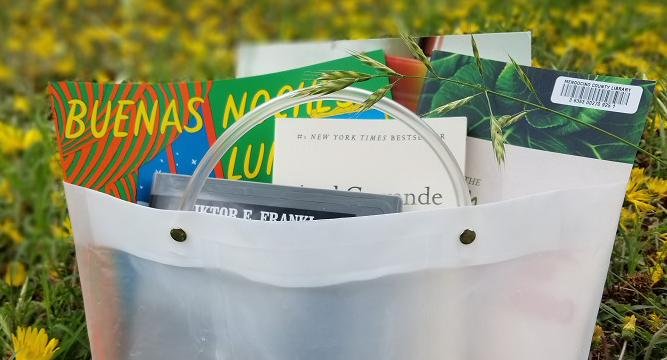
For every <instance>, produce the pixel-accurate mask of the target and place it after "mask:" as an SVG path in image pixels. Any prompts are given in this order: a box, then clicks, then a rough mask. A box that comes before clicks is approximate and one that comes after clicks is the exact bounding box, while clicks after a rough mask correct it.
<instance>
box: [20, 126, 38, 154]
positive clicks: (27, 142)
mask: <svg viewBox="0 0 667 360" xmlns="http://www.w3.org/2000/svg"><path fill="white" fill-rule="evenodd" d="M39 142H42V133H41V132H39V130H37V129H30V130H28V131H26V133H25V134H24V135H23V144H22V148H23V149H27V148H29V147H31V146H32V145H33V144H37V143H39Z"/></svg>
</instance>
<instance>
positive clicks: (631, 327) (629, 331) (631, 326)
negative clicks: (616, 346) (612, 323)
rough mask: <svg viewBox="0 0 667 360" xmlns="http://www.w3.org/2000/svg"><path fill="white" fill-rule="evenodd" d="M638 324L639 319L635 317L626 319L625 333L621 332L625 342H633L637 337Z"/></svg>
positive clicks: (624, 324) (624, 322)
mask: <svg viewBox="0 0 667 360" xmlns="http://www.w3.org/2000/svg"><path fill="white" fill-rule="evenodd" d="M636 323H637V317H635V316H634V315H632V316H626V317H625V321H623V331H622V332H621V336H622V337H623V340H626V341H629V340H632V338H633V337H634V336H635V326H636Z"/></svg>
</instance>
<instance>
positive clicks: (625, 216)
mask: <svg viewBox="0 0 667 360" xmlns="http://www.w3.org/2000/svg"><path fill="white" fill-rule="evenodd" d="M638 222H639V214H637V213H636V212H632V213H631V212H630V211H628V209H626V208H622V209H621V218H620V220H619V225H620V226H621V229H623V231H628V229H627V227H626V226H628V225H635V224H637V223H638Z"/></svg>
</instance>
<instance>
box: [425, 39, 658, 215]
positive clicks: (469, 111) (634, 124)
mask: <svg viewBox="0 0 667 360" xmlns="http://www.w3.org/2000/svg"><path fill="white" fill-rule="evenodd" d="M430 62H431V66H432V68H433V70H434V72H435V74H437V76H438V77H439V79H436V78H435V76H433V74H429V78H428V79H427V80H426V81H425V84H424V88H423V89H422V95H421V98H420V103H419V108H418V114H420V115H424V116H425V117H440V116H443V113H445V112H446V113H447V116H465V117H467V118H468V141H467V162H466V178H467V181H468V185H469V188H470V190H471V193H472V196H473V198H474V199H475V200H476V202H477V203H489V202H494V201H501V200H504V199H509V198H514V197H518V196H525V195H531V194H535V193H538V192H544V191H550V190H556V189H562V188H568V187H577V186H596V185H600V184H605V183H614V182H625V181H627V179H628V176H629V174H630V170H631V168H632V164H633V161H634V159H635V155H636V152H637V149H636V147H633V146H632V145H634V146H637V145H638V144H639V140H640V137H641V133H642V130H643V128H644V124H645V119H646V115H647V112H648V108H649V105H650V102H651V99H652V96H653V89H654V86H655V82H653V81H645V80H633V79H627V78H620V77H614V76H600V75H585V74H578V73H571V72H563V71H557V70H551V69H541V68H534V67H529V66H519V65H517V64H515V63H504V62H499V61H493V60H485V59H480V58H478V57H477V58H476V57H472V56H464V55H458V54H452V53H447V52H442V51H434V52H433V54H432V57H431V59H430ZM465 84H467V85H465ZM534 105H537V106H534Z"/></svg>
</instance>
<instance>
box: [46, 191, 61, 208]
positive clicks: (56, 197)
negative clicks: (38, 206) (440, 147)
mask: <svg viewBox="0 0 667 360" xmlns="http://www.w3.org/2000/svg"><path fill="white" fill-rule="evenodd" d="M49 197H50V198H51V203H52V204H53V206H55V207H62V206H63V205H65V194H63V192H62V191H54V192H52V193H51V194H50V195H49Z"/></svg>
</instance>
